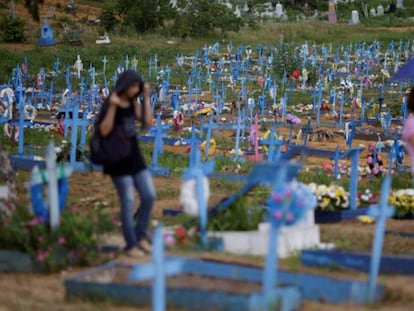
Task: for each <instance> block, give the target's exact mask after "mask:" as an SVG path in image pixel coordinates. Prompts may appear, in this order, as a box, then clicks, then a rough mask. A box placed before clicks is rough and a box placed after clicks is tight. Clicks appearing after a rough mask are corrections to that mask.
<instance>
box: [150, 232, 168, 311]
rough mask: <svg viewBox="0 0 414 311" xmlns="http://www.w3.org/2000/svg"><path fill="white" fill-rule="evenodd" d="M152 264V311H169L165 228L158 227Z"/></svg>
mask: <svg viewBox="0 0 414 311" xmlns="http://www.w3.org/2000/svg"><path fill="white" fill-rule="evenodd" d="M152 264H153V269H154V278H153V281H152V311H165V310H167V309H166V307H167V302H166V281H165V274H166V271H165V259H164V237H163V228H162V226H161V225H160V226H158V227H157V228H156V229H155V231H154V235H153V237H152Z"/></svg>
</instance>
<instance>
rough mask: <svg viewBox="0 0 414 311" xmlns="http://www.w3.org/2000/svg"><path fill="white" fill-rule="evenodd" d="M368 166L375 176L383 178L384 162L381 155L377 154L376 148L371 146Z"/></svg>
mask: <svg viewBox="0 0 414 311" xmlns="http://www.w3.org/2000/svg"><path fill="white" fill-rule="evenodd" d="M368 152H369V153H368V157H367V164H368V167H369V169H370V172H371V174H372V175H373V176H381V175H382V174H383V173H384V172H385V168H384V162H383V161H382V158H381V155H380V154H379V153H376V154H375V146H374V145H373V144H371V145H370V146H369V147H368Z"/></svg>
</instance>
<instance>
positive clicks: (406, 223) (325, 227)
mask: <svg viewBox="0 0 414 311" xmlns="http://www.w3.org/2000/svg"><path fill="white" fill-rule="evenodd" d="M50 136H52V137H55V138H56V139H57V138H58V136H56V135H55V134H49V135H47V134H46V135H45V133H42V132H39V133H36V131H34V133H28V138H27V139H29V140H30V141H32V142H35V144H36V143H37V144H41V143H42V142H43V143H45V142H46V140H47V139H49V138H51V137H50ZM223 140H225V138H223ZM2 143H3V144H4V143H5V138H2ZM223 143H225V141H224V142H223ZM354 143H355V144H356V145H357V144H359V143H361V144H363V143H364V142H363V141H355V142H354ZM315 144H316V145H318V146H320V145H321V144H322V145H323V146H324V147H325V146H326V147H327V148H334V147H335V142H331V143H313V142H311V143H310V145H315ZM141 146H142V148H143V150H144V151H143V152H144V154H145V155H146V157H148V158H149V157H150V156H151V152H152V146H151V145H150V144H143V143H141ZM342 147H344V146H342ZM9 148H10V150H13V149H15V148H16V147H15V146H14V145H11V146H10V145H9ZM186 152H187V151H186V149H185V148H181V149H180V148H176V147H175V148H174V149H172V148H171V147H167V150H166V152H165V153H164V154H163V155H161V156H160V162H159V163H160V165H164V166H168V167H171V168H172V169H173V172H172V175H171V176H170V177H168V178H165V177H156V178H155V185H156V189H157V201H156V204H155V208H154V211H153V215H154V218H155V219H158V220H160V221H162V222H163V223H164V224H165V225H174V224H178V225H179V224H182V223H183V222H185V221H186V220H187V219H186V216H178V217H165V216H164V217H163V216H162V210H163V209H165V208H177V207H178V204H179V202H178V196H179V184H180V182H181V180H180V175H181V173H182V171H183V170H184V169H185V168H186V165H187V164H186V162H187V160H186V159H185V158H182V157H180V154H184V153H186ZM147 160H148V159H147ZM365 161H366V154H365V153H364V154H362V156H361V160H360V162H361V163H360V164H361V165H364V162H365ZM321 165H322V160H321V159H318V158H312V157H310V158H308V159H306V162H305V169H304V170H303V171H302V173H301V175H300V176H299V179H300V180H303V181H305V182H309V181H312V182H316V183H329V182H330V181H332V176H329V175H328V174H326V173H325V172H322V171H318V170H317V168H318V167H320V166H321ZM250 166H251V164H250V163H244V164H241V168H239V170H240V173H243V172H247V171H248V170H249V168H250ZM306 168H309V171H308V172H306V171H307V169H306ZM233 169H235V164H234V163H232V162H231V161H224V162H220V161H219V162H218V163H217V165H216V171H218V172H224V171H228V172H230V173H231V172H232V170H233ZM29 176H30V175H29V173H27V172H22V171H19V172H18V173H17V188H18V193H19V202H18V204H20V205H23V206H27V205H28V204H29V196H28V192H27V180H28V179H29ZM343 179H344V181H343V182H342V181H340V184H343V186H344V187H347V182H346V180H347V179H348V177H344V178H343ZM410 182H411V179H410V177H409V175H408V174H404V173H403V174H400V175H398V176H396V178H395V179H394V187H399V188H405V187H408V185H410ZM210 186H211V192H212V195H211V202H212V203H214V202H217V201H219V200H221V199H222V198H223V197H226V196H228V195H229V194H230V193H233V192H235V191H237V190H238V189H239V188H240V186H241V184H239V183H237V182H228V181H222V180H214V179H212V180H211V184H210ZM379 186H380V178H378V180H377V179H374V180H373V181H372V182H370V181H369V179H362V181H361V182H360V189H361V191H363V189H365V188H369V189H371V190H372V191H373V193H378V191H379ZM268 195H269V192H268V191H267V190H266V189H265V188H258V189H257V190H255V191H253V192H252V193H250V194H249V195H248V196H247V197H246V198H245V200H246V202H249V203H247V204H256V205H257V204H260V203H263V201H264V200H265V198H266V197H267V196H268ZM68 206H76V207H77V208H78V211H79V213H86V212H87V211H91V210H95V211H98V210H100V211H104V212H105V213H108V214H110V215H112V216H113V217H114V218H115V219H117V218H118V215H119V207H118V203H117V198H116V194H115V191H114V189H113V186H112V184H111V182H110V180H109V178H108V177H105V176H103V175H102V173H97V172H95V173H89V174H74V175H73V176H72V177H71V178H70V193H69V201H68ZM320 227H321V240H322V241H323V242H329V243H335V244H336V245H337V247H338V248H340V249H344V250H356V251H364V252H369V251H370V249H371V247H372V245H371V244H372V238H373V234H374V230H375V226H374V225H373V224H363V223H360V222H358V221H356V220H353V221H345V222H341V223H338V224H321V225H320ZM387 229H388V230H392V231H397V232H406V233H414V223H413V221H412V220H389V221H388V222H387ZM105 243H108V244H118V245H120V246H121V245H122V244H123V240H122V237H121V235H120V228H118V229H117V230H115V231H114V232H113V233H111V234H109V235H107V236H106V237H105ZM169 254H170V255H185V256H190V257H202V258H209V259H214V260H220V261H224V262H231V263H241V264H246V265H253V266H256V265H258V263H260V262H262V259H260V258H259V257H253V256H235V255H229V254H223V253H218V252H203V253H200V252H194V251H192V250H191V249H189V248H186V247H183V248H178V249H174V250H172V251H171V252H170V253H169ZM384 254H405V255H414V239H412V238H404V237H401V236H395V235H386V237H385V241H384ZM114 255H115V257H116V260H119V261H121V262H130V260H129V259H128V258H125V257H124V256H123V255H122V254H119V253H115V254H114ZM145 260H148V259H147V258H145V259H143V261H145ZM259 265H260V264H259ZM281 268H282V269H286V270H289V271H295V272H298V271H300V272H316V273H318V274H321V275H329V276H331V277H346V278H350V277H351V278H354V279H361V280H363V279H364V278H365V277H366V276H365V274H361V273H358V272H352V271H347V270H339V269H335V268H323V269H317V268H308V267H304V266H302V265H301V264H300V262H299V258H298V257H297V256H293V257H291V258H289V259H284V260H282V261H281ZM82 270H83V269H82V268H69V269H67V270H65V271H62V272H60V273H52V274H16V273H11V274H4V275H3V276H2V277H1V278H0V288H2V290H1V291H0V301H2V307H3V309H1V308H0V310H25V309H26V308H28V307H29V306H30V308H31V310H46V309H47V310H73V309H75V308H76V309H77V310H118V309H119V308H120V307H119V305H117V304H114V303H113V302H111V301H105V300H104V301H86V302H85V301H83V302H81V301H76V300H75V301H73V300H71V301H67V300H66V299H65V297H64V287H63V280H64V278H66V277H67V276H69V275H72V274H75V273H77V272H80V271H82ZM411 279H412V277H411V276H402V275H401V276H397V275H393V276H381V277H380V280H379V281H380V283H382V284H384V285H385V286H386V293H385V296H384V297H385V298H384V301H383V302H382V303H381V304H380V305H379V304H378V305H374V306H359V307H358V306H351V305H335V306H333V305H328V304H325V303H324V302H320V303H317V302H305V304H304V310H315V311H320V310H322V311H323V310H347V309H349V308H350V307H352V310H361V311H362V310H387V311H388V310H401V311H402V310H407V311H408V310H412V308H414V295H413V294H412V293H413V291H414V285H413V283H412V282H411ZM21 297H24V299H21ZM122 308H123V310H124V309H125V310H149V309H139V308H136V307H131V306H122ZM177 311H178V310H177Z"/></svg>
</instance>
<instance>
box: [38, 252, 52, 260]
mask: <svg viewBox="0 0 414 311" xmlns="http://www.w3.org/2000/svg"><path fill="white" fill-rule="evenodd" d="M47 257H49V252H43V251H38V252H37V260H39V261H40V262H43V261H45V259H47Z"/></svg>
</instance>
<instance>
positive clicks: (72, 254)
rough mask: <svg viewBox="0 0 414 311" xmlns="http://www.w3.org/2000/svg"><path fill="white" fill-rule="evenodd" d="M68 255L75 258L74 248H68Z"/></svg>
mask: <svg viewBox="0 0 414 311" xmlns="http://www.w3.org/2000/svg"><path fill="white" fill-rule="evenodd" d="M69 256H70V257H71V258H75V257H76V251H75V250H73V249H72V250H70V252H69Z"/></svg>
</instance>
